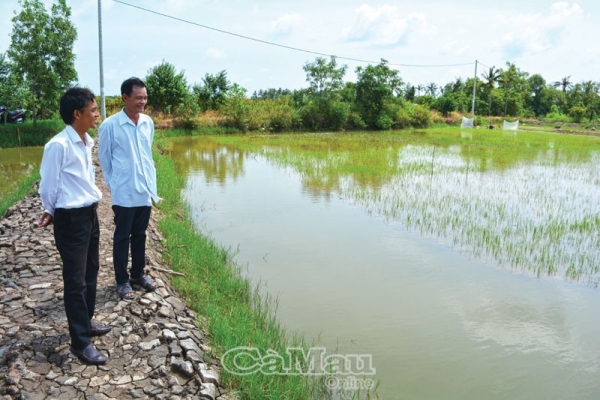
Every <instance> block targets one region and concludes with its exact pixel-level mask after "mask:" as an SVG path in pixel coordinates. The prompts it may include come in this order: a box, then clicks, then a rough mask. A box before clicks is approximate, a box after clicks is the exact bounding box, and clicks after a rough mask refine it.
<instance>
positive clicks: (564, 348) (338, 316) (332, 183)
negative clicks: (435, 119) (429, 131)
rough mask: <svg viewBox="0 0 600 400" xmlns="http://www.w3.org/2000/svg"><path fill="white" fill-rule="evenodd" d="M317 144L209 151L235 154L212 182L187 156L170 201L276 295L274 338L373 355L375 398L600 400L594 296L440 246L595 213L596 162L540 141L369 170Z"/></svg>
mask: <svg viewBox="0 0 600 400" xmlns="http://www.w3.org/2000/svg"><path fill="white" fill-rule="evenodd" d="M211 140H212V139H210V138H203V139H201V141H207V142H210V141H211ZM254 140H256V139H254ZM327 141H329V139H328V140H327ZM211 146H213V145H211ZM320 146H321V147H320V150H319V151H313V150H311V149H310V148H303V149H302V150H299V149H297V148H294V147H293V146H282V145H279V146H276V145H275V144H273V143H272V142H271V143H258V142H256V143H253V145H252V146H248V147H246V146H244V147H240V148H243V149H244V150H240V148H238V147H237V146H232V145H221V147H218V148H219V151H218V152H214V151H212V150H211V151H208V152H205V153H204V155H205V156H207V157H208V156H209V154H213V155H215V156H219V157H226V158H227V157H234V156H233V155H234V154H236V155H237V156H240V155H241V157H242V160H241V161H240V162H239V163H238V166H239V167H241V170H238V171H236V173H235V174H228V173H226V174H225V175H221V177H223V176H225V178H221V179H215V178H214V174H215V172H214V171H215V169H214V168H213V167H211V165H213V164H214V162H211V161H210V160H204V157H195V159H199V160H203V161H201V162H200V163H198V164H197V165H195V166H193V167H189V169H188V171H189V173H188V175H187V187H186V189H185V191H184V196H185V198H186V199H187V200H188V201H189V204H190V209H191V215H192V216H193V217H194V219H195V221H196V224H197V226H198V227H199V229H201V230H202V231H203V232H204V233H208V234H209V235H211V236H212V237H213V238H214V239H215V240H216V241H217V242H219V243H221V244H223V245H225V246H226V247H231V248H235V249H237V250H239V251H238V252H237V255H236V257H235V259H236V261H238V262H239V263H240V264H241V265H244V266H247V268H245V269H244V270H245V271H246V272H247V273H248V276H249V277H250V278H251V280H252V281H253V282H255V283H257V282H261V283H263V284H264V286H263V288H264V290H265V291H268V292H269V293H270V294H272V295H273V294H274V295H279V298H278V311H277V312H278V318H279V319H280V321H282V323H283V324H284V325H285V326H286V327H287V328H289V329H291V330H292V331H295V330H298V331H299V332H301V333H304V334H306V335H307V338H308V340H309V341H310V340H313V339H315V340H318V341H319V342H318V344H319V345H324V346H325V347H327V348H328V349H329V350H330V351H335V352H339V353H341V354H372V355H373V366H374V367H375V368H377V378H378V379H381V381H382V385H381V387H380V390H379V391H378V394H379V395H380V398H384V399H398V398H445V399H454V398H455V399H463V398H486V399H496V398H497V399H500V398H524V399H529V398H551V397H555V398H570V397H577V398H595V397H597V396H598V395H599V394H600V386H599V385H598V384H597V383H596V381H597V370H598V366H599V365H600V360H599V352H598V349H599V348H600V342H599V340H600V339H599V337H598V335H597V334H596V331H597V326H598V324H600V314H598V313H597V308H598V307H600V296H599V295H598V293H596V291H595V290H593V289H591V288H588V287H585V286H582V285H572V284H568V283H566V282H564V281H562V280H559V279H544V280H537V279H531V278H529V277H528V276H523V275H519V274H513V273H510V272H509V271H506V270H503V269H500V268H494V265H493V264H490V263H485V262H481V261H480V259H478V258H476V257H473V256H472V255H473V254H474V252H473V250H472V249H471V250H469V251H466V250H464V251H463V252H458V251H454V250H452V249H456V248H461V247H460V246H462V245H463V244H461V243H460V241H459V243H456V244H455V243H452V242H450V241H449V240H448V239H447V238H454V237H457V238H459V239H460V240H465V241H466V239H468V238H469V235H468V231H469V227H470V226H471V225H472V226H475V227H483V228H486V229H487V230H488V231H489V230H491V229H492V228H494V227H495V226H496V225H497V224H499V225H498V226H499V228H500V229H499V230H500V233H502V232H505V233H506V234H507V235H508V236H511V235H514V234H516V233H518V232H520V231H526V230H525V229H522V228H520V226H521V225H523V226H527V225H528V224H530V225H532V226H538V225H540V224H541V225H543V224H544V221H546V219H547V218H548V216H552V215H560V216H567V218H572V215H573V216H575V217H574V218H575V219H577V218H579V217H578V216H579V215H580V213H581V212H583V213H584V214H589V213H591V212H596V208H594V207H595V206H594V204H592V203H593V202H592V200H593V199H594V198H595V197H594V195H593V193H594V188H595V187H596V186H597V184H598V183H597V182H598V179H599V178H598V177H597V176H596V175H594V174H596V173H595V172H593V171H592V169H593V166H594V165H595V163H596V162H597V161H600V160H597V159H596V158H595V156H593V155H590V154H588V155H583V156H582V157H583V159H584V160H585V159H587V160H589V161H591V162H586V161H582V162H579V163H568V162H566V163H564V164H556V163H554V161H552V160H553V159H555V158H557V159H563V160H567V159H569V158H571V159H576V158H577V156H576V155H565V154H564V152H561V151H559V152H556V151H555V150H556V147H560V146H555V147H554V148H553V147H551V146H549V145H547V144H546V145H545V146H539V145H532V146H531V147H530V148H531V149H532V150H531V152H530V154H528V155H526V157H525V158H526V159H529V160H533V162H530V163H525V162H524V163H523V164H522V165H519V163H517V162H516V161H511V160H502V157H500V156H498V155H497V154H496V155H495V156H493V157H486V156H482V155H481V154H477V151H476V149H475V147H476V146H477V145H476V144H473V145H469V144H463V145H457V144H448V145H444V146H441V145H437V144H435V145H433V144H431V143H429V144H428V143H410V144H403V145H398V144H389V143H385V144H384V143H379V144H376V145H375V146H374V149H372V150H370V154H371V159H366V157H363V156H361V155H360V154H353V153H356V152H358V151H359V149H360V148H361V146H352V145H350V148H347V147H344V146H342V145H341V144H340V143H328V144H327V146H325V145H324V144H321V145H320ZM189 147H190V146H187V147H186V146H183V147H180V149H181V151H183V152H184V153H185V152H186V151H187V150H188V149H189ZM362 147H363V148H364V146H362ZM194 148H196V149H197V151H200V152H202V151H204V150H202V149H201V148H198V147H194ZM209 148H210V149H212V148H213V147H209ZM311 151H313V152H312V153H311V154H309V155H306V154H305V152H311ZM228 152H231V154H232V155H231V156H228V155H227V153H228ZM532 153H534V154H535V157H533V156H532ZM172 154H173V156H174V157H175V159H176V160H177V159H179V156H178V154H177V153H175V152H173V153H172ZM237 156H236V157H237ZM183 158H184V159H185V160H189V156H187V155H186V156H185V157H183ZM361 159H362V160H361ZM330 161H331V162H330ZM358 161H360V162H359V163H356V162H358ZM185 162H186V164H187V165H190V162H189V161H185ZM228 163H229V162H227V163H225V164H228ZM571 164H572V165H571ZM509 165H511V167H508V166H509ZM373 169H376V170H377V169H378V170H379V171H380V172H382V174H383V172H386V173H387V172H389V174H387V175H385V174H384V175H385V176H383V177H382V176H381V175H382V174H379V175H380V176H377V177H373V176H372V175H373V172H372V170H373ZM311 171H319V172H318V173H319V174H325V175H326V176H327V177H326V178H318V177H316V178H315V177H313V176H312V172H311ZM394 171H396V172H394ZM207 174H210V177H209V176H208V175H207ZM315 174H317V172H315ZM590 177H591V181H589V179H590ZM532 182H537V183H535V184H534V183H532ZM569 182H571V183H570V184H569ZM555 186H558V187H560V188H561V189H562V188H565V192H566V193H565V194H562V195H560V194H559V195H556V196H555V195H554V194H553V193H554V191H555ZM532 189H535V190H533V192H536V191H539V192H540V193H539V194H533V197H532V198H531V199H529V198H528V197H527V196H531V195H532V194H530V193H528V190H532ZM588 192H589V193H588ZM325 194H327V195H328V197H324V195H325ZM561 196H562V197H561ZM546 198H549V199H550V200H552V201H551V202H550V204H546V203H544V201H545V200H544V199H546ZM554 201H556V202H557V204H554V203H553V202H554ZM207 204H209V205H210V206H207ZM565 204H567V205H568V206H567V207H565ZM563 208H566V210H562V209H563ZM548 210H550V211H551V212H549V211H548ZM364 211H367V212H364ZM496 214H498V215H496ZM513 218H517V219H519V218H520V219H521V220H522V221H520V222H518V223H516V224H514V223H513ZM383 220H386V221H387V223H384V222H383ZM407 221H412V225H408V223H407ZM448 221H449V222H450V223H448ZM470 221H472V222H470ZM470 224H471V225H470ZM513 225H514V226H513ZM409 227H412V229H413V230H412V232H407V228H409ZM428 227H429V228H428ZM428 229H429V230H428ZM511 229H512V230H511ZM417 232H418V233H419V234H417ZM515 232H516V233H515ZM535 232H536V235H538V231H535ZM421 235H422V236H425V237H433V239H423V238H422V237H421ZM444 235H447V236H444ZM453 235H454V236H453ZM479 236H481V233H477V232H476V233H475V234H474V237H479ZM444 237H445V238H446V239H442V238H444ZM483 237H485V236H483ZM506 240H509V241H510V239H506ZM518 240H527V237H525V239H523V237H520V238H519V239H518ZM594 240H595V239H594V238H593V237H592V238H591V239H590V245H591V244H593V242H594ZM476 243H479V242H476ZM506 243H508V242H503V244H506ZM540 243H541V242H540ZM468 245H469V243H468V242H467V244H466V245H465V248H466V246H468ZM570 245H571V246H579V244H574V243H572V244H570ZM472 246H473V249H475V248H476V246H475V244H473V245H472ZM573 248H575V247H573ZM579 249H581V248H579ZM513 250H514V249H513ZM528 251H529V252H532V250H531V249H530V250H528ZM577 251H580V250H577ZM532 253H533V252H532ZM487 256H488V254H487V253H486V250H485V247H484V248H483V250H482V254H481V255H480V258H481V259H484V258H485V257H487ZM522 268H523V269H524V270H526V271H530V269H529V267H527V266H522ZM565 377H568V379H566V378H565Z"/></svg>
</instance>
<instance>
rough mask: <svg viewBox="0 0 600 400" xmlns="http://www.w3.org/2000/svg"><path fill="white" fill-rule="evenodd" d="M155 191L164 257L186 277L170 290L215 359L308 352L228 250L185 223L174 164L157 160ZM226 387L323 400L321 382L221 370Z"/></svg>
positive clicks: (248, 395)
mask: <svg viewBox="0 0 600 400" xmlns="http://www.w3.org/2000/svg"><path fill="white" fill-rule="evenodd" d="M156 158H157V169H158V175H159V176H160V179H159V188H158V190H159V192H160V193H161V195H162V196H164V200H163V201H162V202H161V203H160V204H159V205H158V208H159V209H160V213H161V214H160V215H161V220H160V223H159V227H160V230H161V232H162V233H163V234H164V236H165V238H166V243H165V244H166V246H167V252H166V254H165V256H166V257H168V258H169V260H170V261H171V263H172V268H173V269H174V270H176V271H178V272H182V273H184V274H185V278H183V277H175V278H173V285H174V287H175V288H176V289H177V291H178V292H179V293H180V294H181V296H182V298H184V299H185V300H186V301H187V304H188V306H190V308H192V309H193V310H194V311H196V312H197V313H198V314H199V315H201V316H202V317H203V318H204V317H206V320H205V321H203V324H202V325H203V326H204V327H206V328H207V329H208V331H209V334H210V340H211V342H212V343H213V345H214V347H213V351H214V352H215V355H218V356H221V355H223V353H224V352H226V351H227V350H229V349H233V348H235V347H239V346H247V347H256V348H258V349H260V350H261V351H262V352H266V351H267V350H268V349H272V350H274V351H275V352H277V354H285V351H286V348H287V347H302V348H307V345H306V344H305V343H304V342H303V339H302V338H300V337H296V336H290V335H289V334H287V333H286V332H285V331H284V329H283V328H282V327H281V326H280V325H279V324H278V322H277V321H276V319H275V317H274V308H273V307H274V304H272V303H271V304H269V299H266V300H263V299H261V298H260V295H259V294H258V290H257V289H253V288H252V287H251V286H250V284H249V282H248V281H247V280H246V279H244V278H242V277H241V276H240V273H239V270H238V268H237V267H236V266H235V265H234V264H233V262H232V261H231V255H230V253H229V252H228V251H226V250H224V249H223V248H220V247H219V246H217V245H216V244H215V243H214V242H213V241H212V240H211V239H210V238H207V237H205V236H203V235H200V234H199V233H197V232H196V231H195V230H194V227H193V225H192V223H191V222H190V220H189V218H188V215H187V212H186V207H185V205H184V204H183V202H182V200H181V198H180V192H181V189H182V188H183V186H184V178H183V177H182V176H181V175H180V174H178V173H176V171H175V167H174V163H173V161H172V160H169V159H168V158H166V157H163V156H158V155H157V156H156ZM222 374H223V381H224V384H225V385H226V387H228V388H230V389H233V390H235V392H236V394H237V396H238V397H239V398H241V399H307V398H315V399H321V398H325V396H326V392H325V391H324V389H323V388H324V387H325V386H324V385H323V383H322V382H321V383H319V381H317V380H313V379H312V378H310V377H308V376H293V375H266V374H263V373H256V374H251V375H246V376H240V375H233V374H230V373H228V372H227V371H225V370H224V371H222Z"/></svg>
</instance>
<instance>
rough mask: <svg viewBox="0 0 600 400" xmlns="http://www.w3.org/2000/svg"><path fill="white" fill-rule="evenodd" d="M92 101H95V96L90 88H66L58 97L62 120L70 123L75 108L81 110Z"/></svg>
mask: <svg viewBox="0 0 600 400" xmlns="http://www.w3.org/2000/svg"><path fill="white" fill-rule="evenodd" d="M92 101H96V96H95V95H94V92H92V91H91V90H90V89H86V88H82V87H77V86H76V87H72V88H70V89H68V90H67V91H66V92H65V93H64V94H63V95H62V96H61V98H60V108H59V113H60V117H61V118H62V120H63V122H64V123H65V124H67V125H71V124H72V123H73V118H74V117H73V113H74V112H75V110H83V109H84V108H85V107H86V106H87V105H88V104H89V103H91V102H92Z"/></svg>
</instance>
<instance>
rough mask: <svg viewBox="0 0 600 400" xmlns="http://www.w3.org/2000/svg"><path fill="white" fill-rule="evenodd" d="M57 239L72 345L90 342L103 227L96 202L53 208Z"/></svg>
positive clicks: (80, 347)
mask: <svg viewBox="0 0 600 400" xmlns="http://www.w3.org/2000/svg"><path fill="white" fill-rule="evenodd" d="M54 240H55V242H56V248H57V249H58V252H59V253H60V258H61V259H62V263H63V270H62V272H63V283H64V303H65V312H66V314H67V321H68V323H69V334H70V335H71V345H72V346H73V347H74V348H75V349H77V350H83V349H84V348H85V347H87V346H88V345H89V344H90V321H91V320H92V317H93V316H94V310H95V308H96V283H97V281H98V270H99V268H100V263H99V243H100V227H99V226H98V215H97V214H96V208H95V206H92V207H85V208H76V209H62V208H57V209H56V210H55V211H54Z"/></svg>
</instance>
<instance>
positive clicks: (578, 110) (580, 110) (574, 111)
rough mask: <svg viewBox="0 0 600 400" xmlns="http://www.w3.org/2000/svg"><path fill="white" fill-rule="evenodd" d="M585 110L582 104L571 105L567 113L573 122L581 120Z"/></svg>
mask: <svg viewBox="0 0 600 400" xmlns="http://www.w3.org/2000/svg"><path fill="white" fill-rule="evenodd" d="M586 112H587V109H586V108H585V107H584V106H573V107H571V109H570V110H569V115H570V116H571V117H572V118H573V121H574V122H581V121H582V120H583V118H584V117H585V114H586Z"/></svg>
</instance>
